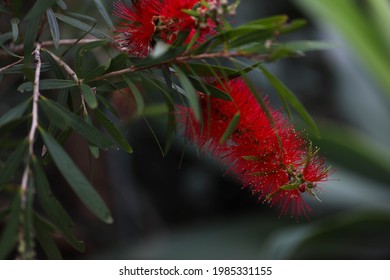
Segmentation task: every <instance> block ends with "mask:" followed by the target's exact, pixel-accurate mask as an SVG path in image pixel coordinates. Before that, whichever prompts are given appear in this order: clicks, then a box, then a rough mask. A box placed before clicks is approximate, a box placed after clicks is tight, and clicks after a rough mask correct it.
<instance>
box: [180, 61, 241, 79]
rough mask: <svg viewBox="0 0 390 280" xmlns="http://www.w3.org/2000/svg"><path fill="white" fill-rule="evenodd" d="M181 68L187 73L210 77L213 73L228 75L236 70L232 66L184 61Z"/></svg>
mask: <svg viewBox="0 0 390 280" xmlns="http://www.w3.org/2000/svg"><path fill="white" fill-rule="evenodd" d="M181 70H182V71H183V72H184V73H186V74H188V75H191V74H193V73H196V74H197V75H198V76H204V77H210V76H215V75H218V76H228V75H232V74H235V73H236V72H237V70H236V69H233V68H229V67H224V66H218V65H213V64H207V65H205V64H203V63H186V64H184V65H183V67H182V68H181Z"/></svg>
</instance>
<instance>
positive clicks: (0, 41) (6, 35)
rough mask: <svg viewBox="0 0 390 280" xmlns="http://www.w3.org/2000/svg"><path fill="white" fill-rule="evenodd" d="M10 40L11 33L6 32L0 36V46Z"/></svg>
mask: <svg viewBox="0 0 390 280" xmlns="http://www.w3.org/2000/svg"><path fill="white" fill-rule="evenodd" d="M11 39H12V32H6V33H4V34H1V35H0V44H4V43H5V42H7V41H8V40H11Z"/></svg>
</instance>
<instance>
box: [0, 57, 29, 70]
mask: <svg viewBox="0 0 390 280" xmlns="http://www.w3.org/2000/svg"><path fill="white" fill-rule="evenodd" d="M23 59H24V58H21V59H19V60H17V61H15V62H13V63H11V64H8V65H7V66H4V67H3V68H0V73H1V72H3V71H5V70H7V69H8V68H11V67H12V66H15V65H16V64H18V63H20V62H22V61H23Z"/></svg>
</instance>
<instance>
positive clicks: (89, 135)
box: [39, 97, 113, 150]
mask: <svg viewBox="0 0 390 280" xmlns="http://www.w3.org/2000/svg"><path fill="white" fill-rule="evenodd" d="M41 98H42V100H41V102H40V103H39V104H40V106H42V109H43V111H44V112H45V114H46V115H47V117H48V118H49V119H50V120H51V121H52V122H53V123H54V124H55V125H56V126H58V127H60V128H64V126H70V127H71V128H73V129H74V130H75V131H76V132H78V133H79V134H80V135H81V136H83V137H84V138H86V139H87V140H88V141H90V142H91V143H93V144H95V145H97V146H98V147H100V148H101V149H104V150H106V149H109V148H112V147H113V143H112V141H111V140H110V139H108V138H107V136H106V135H104V134H103V133H102V132H101V131H99V130H98V129H97V128H95V127H93V126H91V125H89V124H87V123H86V122H85V121H83V120H82V119H81V118H80V117H78V116H77V115H75V114H74V113H72V112H70V111H68V110H67V109H66V108H64V107H63V106H61V105H59V104H57V103H56V102H53V101H51V100H50V99H46V98H44V97H41Z"/></svg>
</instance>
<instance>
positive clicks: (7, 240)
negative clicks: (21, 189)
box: [0, 194, 20, 260]
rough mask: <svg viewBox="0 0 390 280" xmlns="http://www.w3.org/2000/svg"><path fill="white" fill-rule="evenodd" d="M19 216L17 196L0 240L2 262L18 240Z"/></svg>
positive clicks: (18, 199) (18, 197)
mask: <svg viewBox="0 0 390 280" xmlns="http://www.w3.org/2000/svg"><path fill="white" fill-rule="evenodd" d="M19 216H20V196H19V194H17V195H16V196H15V198H14V200H13V202H12V205H11V214H10V216H9V217H8V221H7V223H6V225H5V227H4V229H3V233H2V235H1V238H0V259H1V260H4V259H5V258H6V257H7V256H8V254H9V253H10V252H11V251H12V249H13V248H14V247H15V245H16V243H17V240H18V227H19Z"/></svg>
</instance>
